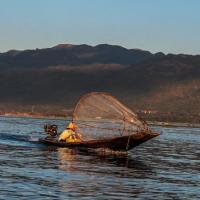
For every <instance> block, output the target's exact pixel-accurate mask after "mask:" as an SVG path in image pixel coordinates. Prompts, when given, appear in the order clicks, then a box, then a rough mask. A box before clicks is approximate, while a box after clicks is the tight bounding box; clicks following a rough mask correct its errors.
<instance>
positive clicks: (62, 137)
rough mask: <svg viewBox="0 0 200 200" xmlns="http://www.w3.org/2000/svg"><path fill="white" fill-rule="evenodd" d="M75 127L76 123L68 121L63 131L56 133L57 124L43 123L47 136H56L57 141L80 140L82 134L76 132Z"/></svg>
mask: <svg viewBox="0 0 200 200" xmlns="http://www.w3.org/2000/svg"><path fill="white" fill-rule="evenodd" d="M77 129H78V127H77V126H76V124H75V123H74V122H70V123H69V124H68V126H66V128H65V129H64V131H63V132H61V133H60V134H58V131H57V130H58V126H57V125H54V124H53V125H49V124H46V125H44V130H45V133H47V134H48V135H49V137H53V138H58V141H59V142H81V141H82V136H81V134H80V133H78V132H77Z"/></svg>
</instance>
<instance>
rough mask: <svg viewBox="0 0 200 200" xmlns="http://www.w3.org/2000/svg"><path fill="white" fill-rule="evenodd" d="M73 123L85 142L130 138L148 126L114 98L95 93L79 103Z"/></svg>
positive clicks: (86, 96) (87, 95)
mask: <svg viewBox="0 0 200 200" xmlns="http://www.w3.org/2000/svg"><path fill="white" fill-rule="evenodd" d="M73 122H74V123H75V124H76V125H77V127H78V129H77V132H79V133H80V134H81V135H82V137H83V139H84V140H91V139H97V140H99V139H108V138H114V137H120V136H128V135H132V134H135V133H138V132H139V131H144V130H145V129H146V128H147V126H146V124H145V123H144V122H143V121H141V120H139V119H138V116H137V115H136V114H135V113H133V112H132V111H131V110H130V109H128V108H127V107H125V106H124V105H123V104H122V103H120V102H119V101H118V100H117V99H116V98H114V97H113V96H111V95H109V94H107V93H102V92H93V93H89V94H86V95H84V96H83V97H82V98H81V99H80V100H79V102H78V103H77V105H76V107H75V109H74V113H73Z"/></svg>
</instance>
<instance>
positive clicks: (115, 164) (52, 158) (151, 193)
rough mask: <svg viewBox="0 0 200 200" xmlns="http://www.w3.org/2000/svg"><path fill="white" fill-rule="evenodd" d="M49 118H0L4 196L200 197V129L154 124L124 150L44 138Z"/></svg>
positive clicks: (1, 194) (0, 194)
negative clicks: (54, 143)
mask: <svg viewBox="0 0 200 200" xmlns="http://www.w3.org/2000/svg"><path fill="white" fill-rule="evenodd" d="M47 122H48V120H45V119H43V120H41V119H25V118H3V117H2V118H0V163H1V165H0V183H1V184H0V199H69V198H70V199H133V198H134V199H181V200H182V199H188V200H190V199H200V198H199V197H200V191H199V184H200V176H199V174H200V173H199V172H200V167H199V166H200V163H199V156H200V147H199V143H200V134H199V132H200V129H197V128H196V129H195V128H193V129H192V128H164V127H154V128H155V129H156V130H158V131H162V134H161V136H159V137H157V138H155V139H153V140H151V141H149V142H147V143H145V144H143V145H141V146H139V147H138V148H135V149H133V150H132V151H131V152H129V154H125V153H123V154H122V153H114V152H111V151H102V150H97V151H95V150H88V149H68V148H55V147H47V146H44V145H42V144H39V143H38V142H37V139H38V138H39V137H42V135H41V133H42V131H43V130H42V128H43V124H44V123H47ZM51 122H52V120H51ZM53 123H56V124H58V125H59V127H60V129H61V130H62V128H64V126H65V121H63V120H54V121H53Z"/></svg>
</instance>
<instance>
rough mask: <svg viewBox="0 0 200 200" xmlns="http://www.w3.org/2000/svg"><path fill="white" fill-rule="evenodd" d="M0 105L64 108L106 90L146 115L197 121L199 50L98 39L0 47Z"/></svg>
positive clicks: (5, 107)
mask: <svg viewBox="0 0 200 200" xmlns="http://www.w3.org/2000/svg"><path fill="white" fill-rule="evenodd" d="M0 72H1V73H0V111H1V112H29V111H30V112H38V113H44V114H46V113H47V114H51V113H52V114H58V115H59V114H61V113H62V114H64V113H67V112H69V111H70V110H72V108H73V107H74V105H75V103H76V102H77V100H78V99H79V98H80V96H81V95H83V94H85V93H87V92H92V91H103V92H109V93H111V94H112V95H114V96H116V97H117V98H119V99H120V100H121V101H122V102H123V103H124V104H126V105H127V106H128V107H130V108H131V109H133V110H134V111H136V112H138V113H139V114H141V115H142V116H143V117H144V118H145V119H151V120H164V121H187V122H196V123H197V122H200V120H199V115H200V106H199V105H200V55H185V54H164V53H162V52H158V53H155V54H153V53H151V52H149V51H144V50H141V49H126V48H124V47H121V46H116V45H108V44H100V45H97V46H89V45H85V44H83V45H70V44H60V45H57V46H55V47H52V48H46V49H34V50H24V51H18V50H10V51H8V52H5V53H0Z"/></svg>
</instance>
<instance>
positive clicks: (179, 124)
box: [0, 113, 200, 128]
mask: <svg viewBox="0 0 200 200" xmlns="http://www.w3.org/2000/svg"><path fill="white" fill-rule="evenodd" d="M0 117H23V118H37V119H44V118H46V119H70V118H71V116H64V115H50V114H48V115H45V114H31V113H5V114H0ZM146 122H147V124H148V125H150V126H165V127H192V128H200V124H197V123H189V122H164V121H162V122H161V121H149V120H147V121H146Z"/></svg>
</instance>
